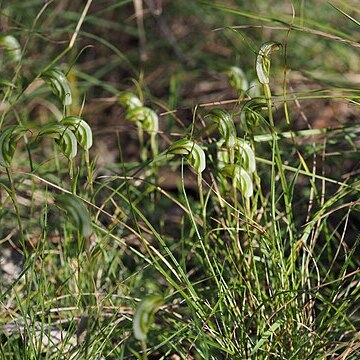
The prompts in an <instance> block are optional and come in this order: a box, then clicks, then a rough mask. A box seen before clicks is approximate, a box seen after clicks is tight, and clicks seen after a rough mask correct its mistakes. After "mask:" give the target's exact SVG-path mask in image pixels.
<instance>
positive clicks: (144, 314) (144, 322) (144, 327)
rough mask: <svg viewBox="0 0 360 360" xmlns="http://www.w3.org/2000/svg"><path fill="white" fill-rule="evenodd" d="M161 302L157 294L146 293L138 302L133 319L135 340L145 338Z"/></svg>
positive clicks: (143, 339) (161, 299)
mask: <svg viewBox="0 0 360 360" xmlns="http://www.w3.org/2000/svg"><path fill="white" fill-rule="evenodd" d="M163 302H164V300H163V298H162V297H161V296H159V295H148V296H146V297H145V298H144V299H143V300H142V301H141V302H140V304H139V305H138V307H137V308H136V311H135V314H134V319H133V329H134V336H135V338H136V339H137V340H140V341H145V340H146V338H147V333H148V332H149V329H150V327H151V325H152V324H153V322H154V316H155V313H156V312H157V311H158V310H159V307H160V306H161V305H162V304H163Z"/></svg>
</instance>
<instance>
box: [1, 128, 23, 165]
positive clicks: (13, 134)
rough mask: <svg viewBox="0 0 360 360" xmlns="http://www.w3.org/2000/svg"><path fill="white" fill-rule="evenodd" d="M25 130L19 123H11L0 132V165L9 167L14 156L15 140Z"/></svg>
mask: <svg viewBox="0 0 360 360" xmlns="http://www.w3.org/2000/svg"><path fill="white" fill-rule="evenodd" d="M26 131H27V129H26V128H24V127H23V126H20V125H13V126H10V127H8V128H7V129H5V130H3V131H2V132H1V133H0V165H1V166H4V167H9V166H10V165H11V161H12V159H13V157H14V154H15V150H16V144H17V141H18V140H19V139H20V138H21V137H22V136H23V135H24V133H25V132H26Z"/></svg>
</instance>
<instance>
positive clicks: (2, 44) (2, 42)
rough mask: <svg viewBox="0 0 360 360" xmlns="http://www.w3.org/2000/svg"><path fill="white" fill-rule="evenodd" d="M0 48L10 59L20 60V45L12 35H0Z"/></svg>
mask: <svg viewBox="0 0 360 360" xmlns="http://www.w3.org/2000/svg"><path fill="white" fill-rule="evenodd" d="M0 48H3V49H4V50H5V51H4V52H5V53H6V54H7V55H8V56H9V58H10V59H11V60H12V61H16V62H17V61H20V60H21V47H20V44H19V42H18V41H17V39H16V38H15V37H14V36H12V35H1V36H0Z"/></svg>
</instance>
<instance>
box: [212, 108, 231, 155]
mask: <svg viewBox="0 0 360 360" xmlns="http://www.w3.org/2000/svg"><path fill="white" fill-rule="evenodd" d="M206 117H209V118H210V119H211V120H213V121H214V122H215V123H216V124H217V125H218V129H219V132H220V134H221V136H222V138H223V139H224V140H225V145H226V146H227V147H229V148H232V147H234V145H235V139H236V129H235V125H234V121H233V119H232V117H231V115H230V114H229V113H228V112H227V111H225V110H222V109H213V110H211V111H210V112H209V114H208V115H207V116H206Z"/></svg>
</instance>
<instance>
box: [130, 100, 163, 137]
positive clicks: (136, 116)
mask: <svg viewBox="0 0 360 360" xmlns="http://www.w3.org/2000/svg"><path fill="white" fill-rule="evenodd" d="M125 120H129V121H132V122H135V123H137V124H138V125H139V126H141V127H142V128H143V129H144V130H146V131H148V132H155V133H157V132H158V131H159V118H158V116H157V115H156V113H155V111H154V110H152V109H150V108H148V107H146V106H141V107H135V108H133V109H130V110H128V111H127V112H126V115H125Z"/></svg>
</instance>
